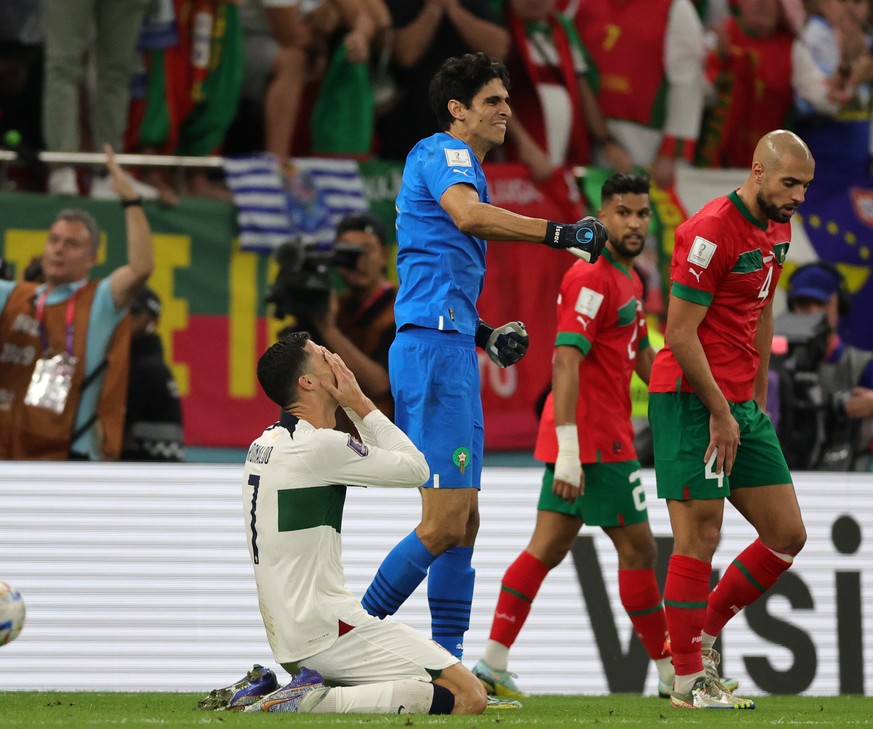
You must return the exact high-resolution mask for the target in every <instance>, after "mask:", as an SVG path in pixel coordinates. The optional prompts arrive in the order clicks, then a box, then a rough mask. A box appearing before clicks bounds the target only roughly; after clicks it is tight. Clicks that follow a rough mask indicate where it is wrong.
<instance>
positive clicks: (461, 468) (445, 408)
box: [388, 326, 485, 489]
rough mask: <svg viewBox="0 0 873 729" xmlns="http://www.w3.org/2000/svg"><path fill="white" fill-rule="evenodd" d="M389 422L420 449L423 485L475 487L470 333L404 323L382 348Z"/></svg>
mask: <svg viewBox="0 0 873 729" xmlns="http://www.w3.org/2000/svg"><path fill="white" fill-rule="evenodd" d="M388 372H389V375H390V379H391V392H392V394H393V395H394V422H395V423H396V424H397V425H398V427H399V428H400V429H401V430H403V432H405V433H406V434H407V435H408V436H409V438H410V440H412V442H413V443H415V445H416V446H417V447H418V448H419V450H420V451H421V452H422V453H424V455H425V458H426V459H427V464H428V466H430V478H429V479H428V481H427V483H425V484H424V487H425V488H448V489H452V488H455V489H456V488H470V487H474V488H479V486H480V484H481V481H482V454H483V452H484V448H485V425H484V421H483V417H482V396H481V394H480V392H479V359H478V357H477V356H476V342H475V340H474V338H473V337H471V336H468V335H465V334H459V333H458V332H445V331H438V330H436V329H425V328H422V327H409V326H407V327H404V328H403V329H401V330H400V331H399V332H397V336H395V338H394V343H393V344H392V345H391V350H390V351H389V353H388Z"/></svg>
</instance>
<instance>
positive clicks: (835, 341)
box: [772, 261, 873, 471]
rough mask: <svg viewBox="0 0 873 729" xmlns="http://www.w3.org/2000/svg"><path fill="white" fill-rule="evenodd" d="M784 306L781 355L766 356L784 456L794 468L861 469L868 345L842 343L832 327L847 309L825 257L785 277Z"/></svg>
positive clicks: (872, 359)
mask: <svg viewBox="0 0 873 729" xmlns="http://www.w3.org/2000/svg"><path fill="white" fill-rule="evenodd" d="M788 309H789V311H788V312H787V313H785V314H783V315H782V316H780V317H778V318H777V319H776V322H775V333H776V335H777V341H778V338H779V337H781V338H782V339H783V342H782V344H781V347H779V348H778V349H781V350H783V351H784V354H781V355H780V356H777V357H774V359H773V362H772V365H773V369H774V370H775V371H776V373H777V375H778V377H779V411H780V418H779V420H780V427H779V439H780V442H781V443H782V448H783V450H784V451H785V456H786V459H787V460H788V463H789V464H790V465H792V466H793V467H795V468H805V469H810V470H826V471H865V470H868V469H869V468H870V466H871V463H873V459H871V453H870V448H871V440H873V352H867V351H864V350H860V349H857V348H855V347H853V346H851V345H849V344H846V343H845V342H844V341H843V340H842V339H841V338H840V336H839V334H838V333H837V331H838V327H839V321H840V318H841V317H844V316H846V315H847V314H848V310H849V294H848V291H847V290H846V285H845V281H844V279H843V276H842V274H841V273H840V272H839V270H837V268H836V267H835V266H833V265H832V264H830V263H827V262H825V261H816V262H814V263H809V264H806V265H804V266H801V267H800V268H798V269H797V270H796V271H795V272H794V275H792V277H791V279H790V280H789V282H788ZM774 354H775V350H774Z"/></svg>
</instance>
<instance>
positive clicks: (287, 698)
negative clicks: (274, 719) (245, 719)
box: [244, 668, 327, 713]
mask: <svg viewBox="0 0 873 729" xmlns="http://www.w3.org/2000/svg"><path fill="white" fill-rule="evenodd" d="M319 690H322V691H327V686H325V685H324V679H323V678H322V677H321V674H320V673H318V672H317V671H310V670H309V669H308V668H303V669H301V670H300V673H298V674H297V675H296V676H295V677H294V678H293V679H291V683H289V684H287V685H285V686H283V687H282V688H280V689H278V690H277V691H273V693H271V694H268V695H267V696H264V697H262V698H261V699H260V700H259V701H257V702H256V703H253V704H251V705H250V706H247V707H246V708H245V709H244V711H247V712H249V711H268V712H271V713H277V712H297V711H300V702H301V701H303V699H304V698H305V697H306V696H309V695H310V694H311V693H312V692H313V691H319ZM316 703H317V702H316Z"/></svg>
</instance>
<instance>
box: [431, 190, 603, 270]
mask: <svg viewBox="0 0 873 729" xmlns="http://www.w3.org/2000/svg"><path fill="white" fill-rule="evenodd" d="M440 205H441V206H442V208H443V210H445V211H446V212H447V213H448V214H449V215H450V216H451V218H452V221H453V222H454V223H455V225H456V226H457V228H458V230H460V231H461V232H462V233H466V234H467V235H474V236H476V237H477V238H485V239H487V240H512V241H516V240H520V241H528V242H530V243H544V244H545V245H548V246H550V247H551V248H560V249H569V250H571V252H572V253H574V254H575V255H577V256H579V257H580V258H583V259H585V260H587V261H590V262H591V263H593V262H594V261H596V260H597V258H598V257H599V256H600V252H601V251H602V250H603V246H604V245H606V240H607V238H608V232H607V230H606V226H605V225H604V224H603V223H602V222H601V221H599V220H598V219H597V218H594V217H591V216H587V217H585V218H582V220H579V221H577V222H575V223H555V222H552V221H549V220H546V219H544V218H529V217H527V216H526V215H519V214H518V213H513V212H511V211H509V210H504V209H503V208H499V207H496V206H495V205H489V204H487V203H483V202H480V201H479V196H478V193H477V192H476V190H475V189H474V188H473V187H471V186H470V185H466V184H458V185H452V186H451V187H450V188H448V189H447V190H446V191H445V192H444V193H443V196H442V197H441V198H440ZM577 250H578V252H577Z"/></svg>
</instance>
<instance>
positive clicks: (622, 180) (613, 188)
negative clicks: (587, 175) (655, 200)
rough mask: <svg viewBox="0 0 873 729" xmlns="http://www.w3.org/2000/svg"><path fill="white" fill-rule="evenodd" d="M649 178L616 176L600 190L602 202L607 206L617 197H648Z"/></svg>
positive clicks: (642, 176)
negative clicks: (608, 202)
mask: <svg viewBox="0 0 873 729" xmlns="http://www.w3.org/2000/svg"><path fill="white" fill-rule="evenodd" d="M648 194H649V178H648V177H646V176H645V175H627V174H622V173H619V174H616V175H612V177H610V178H608V179H607V180H606V182H604V183H603V187H602V188H600V202H601V203H602V204H605V203H606V202H607V201H608V200H611V199H612V198H613V197H615V196H616V195H648Z"/></svg>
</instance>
